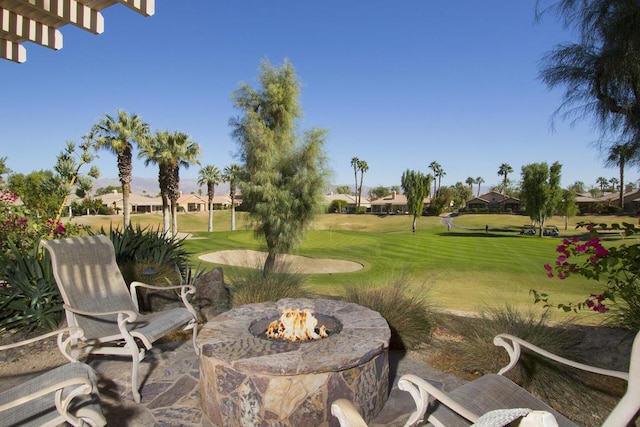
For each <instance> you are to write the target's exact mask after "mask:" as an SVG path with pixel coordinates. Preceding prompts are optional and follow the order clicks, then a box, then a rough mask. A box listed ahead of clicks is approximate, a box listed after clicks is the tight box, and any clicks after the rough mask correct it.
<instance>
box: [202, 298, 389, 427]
mask: <svg viewBox="0 0 640 427" xmlns="http://www.w3.org/2000/svg"><path fill="white" fill-rule="evenodd" d="M296 308H297V309H307V310H311V311H313V312H314V314H316V317H318V319H319V321H320V323H327V324H328V325H327V327H328V329H329V336H328V337H327V338H322V339H319V340H312V341H306V342H292V343H289V342H286V341H281V340H272V339H268V338H266V337H265V336H264V329H265V328H266V325H268V323H269V322H270V321H271V320H273V319H274V318H277V317H278V316H279V315H280V314H281V313H282V311H283V310H284V309H296ZM263 325H264V327H263ZM390 336H391V333H390V330H389V326H388V325H387V322H386V321H385V320H384V318H382V316H380V314H379V313H377V312H375V311H372V310H370V309H368V308H365V307H362V306H360V305H357V304H353V303H347V302H342V301H334V300H328V299H283V300H280V301H278V302H277V303H274V302H269V303H261V304H248V305H244V306H240V307H237V308H234V309H232V310H230V311H228V312H226V313H223V314H221V315H219V316H217V317H215V318H214V319H213V320H211V321H209V322H208V323H207V324H206V325H205V326H204V328H203V329H202V331H201V332H200V334H199V336H198V346H199V347H200V351H201V353H200V394H201V399H202V402H201V403H202V410H203V413H205V414H206V415H207V416H208V418H209V420H210V421H211V422H213V423H214V424H217V425H219V426H233V427H235V426H245V425H246V426H249V425H250V426H264V427H268V426H274V427H275V426H296V427H297V426H338V422H337V419H336V418H335V417H333V416H332V415H331V412H330V407H331V403H332V402H333V401H334V400H336V399H339V398H346V399H349V400H351V401H352V402H354V403H355V404H356V405H357V406H358V407H359V408H360V409H361V413H362V415H363V417H364V418H365V420H366V421H367V422H368V421H371V420H372V419H373V418H374V417H375V416H376V415H377V414H378V412H380V410H381V409H382V407H383V406H384V404H385V402H386V401H387V397H388V392H389V361H388V350H389V338H390Z"/></svg>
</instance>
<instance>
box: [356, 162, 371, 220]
mask: <svg viewBox="0 0 640 427" xmlns="http://www.w3.org/2000/svg"><path fill="white" fill-rule="evenodd" d="M358 170H359V171H360V186H359V187H358V212H360V206H361V205H362V181H363V180H364V173H365V172H368V171H369V165H368V164H367V162H366V161H364V160H359V161H358Z"/></svg>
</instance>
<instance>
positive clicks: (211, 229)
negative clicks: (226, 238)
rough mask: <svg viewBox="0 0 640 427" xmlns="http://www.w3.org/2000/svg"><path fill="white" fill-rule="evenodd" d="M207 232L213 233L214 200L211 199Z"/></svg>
mask: <svg viewBox="0 0 640 427" xmlns="http://www.w3.org/2000/svg"><path fill="white" fill-rule="evenodd" d="M207 231H209V232H212V231H213V200H211V199H209V227H208V228H207Z"/></svg>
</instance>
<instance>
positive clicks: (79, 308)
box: [41, 235, 198, 402]
mask: <svg viewBox="0 0 640 427" xmlns="http://www.w3.org/2000/svg"><path fill="white" fill-rule="evenodd" d="M41 244H42V246H44V247H45V248H46V249H47V251H48V252H49V254H50V255H51V264H52V267H53V275H54V277H55V280H56V283H57V284H58V288H59V289H60V293H61V294H62V298H63V301H64V309H65V313H66V317H67V322H68V325H69V326H78V327H80V328H82V330H83V331H84V335H83V336H81V337H79V339H74V340H73V341H72V343H71V344H72V347H73V351H74V353H73V354H74V356H75V355H76V354H79V353H80V352H85V353H87V354H108V355H124V356H129V357H131V358H132V360H133V367H132V373H131V389H132V392H133V398H134V400H135V401H136V402H140V392H139V391H138V367H139V364H140V361H141V360H142V359H144V356H145V349H146V350H149V349H151V348H152V346H153V343H154V342H155V341H157V340H158V339H159V338H161V337H163V336H165V335H167V334H168V333H170V332H172V331H176V330H180V329H183V330H189V329H191V330H192V333H193V347H194V349H195V351H196V353H198V347H197V346H196V337H197V326H198V325H197V321H196V312H195V310H194V309H193V307H192V306H191V304H190V303H189V301H188V299H187V298H188V295H191V294H193V293H194V292H195V289H194V288H193V286H189V285H181V286H163V287H157V286H150V285H146V284H144V283H140V282H133V283H131V285H130V290H129V289H128V288H127V285H126V283H125V281H124V278H123V277H122V273H121V272H120V269H119V268H118V264H117V263H116V257H115V250H114V247H113V243H112V242H111V240H109V238H107V237H106V236H103V235H98V236H89V237H77V238H69V239H58V240H48V241H43V242H41ZM138 287H145V288H150V289H180V295H181V298H182V302H183V303H184V308H183V307H178V308H172V309H168V310H165V311H161V312H157V313H150V314H141V313H140V311H139V308H138V298H137V294H136V289H137V288H138Z"/></svg>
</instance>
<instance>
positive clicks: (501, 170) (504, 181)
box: [498, 163, 513, 196]
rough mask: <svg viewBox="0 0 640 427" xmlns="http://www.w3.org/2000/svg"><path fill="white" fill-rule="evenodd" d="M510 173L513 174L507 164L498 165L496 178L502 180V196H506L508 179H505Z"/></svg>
mask: <svg viewBox="0 0 640 427" xmlns="http://www.w3.org/2000/svg"><path fill="white" fill-rule="evenodd" d="M510 173H513V168H512V167H511V165H510V164H509V163H503V164H501V165H500V168H499V169H498V176H501V177H503V179H502V195H503V196H506V194H507V183H508V182H509V179H508V178H507V177H508V175H509V174H510Z"/></svg>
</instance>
